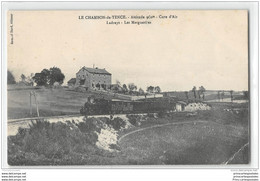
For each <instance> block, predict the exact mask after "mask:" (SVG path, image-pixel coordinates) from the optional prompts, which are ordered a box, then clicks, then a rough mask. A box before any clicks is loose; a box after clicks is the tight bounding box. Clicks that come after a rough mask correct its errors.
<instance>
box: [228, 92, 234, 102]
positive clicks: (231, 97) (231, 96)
mask: <svg viewBox="0 0 260 181" xmlns="http://www.w3.org/2000/svg"><path fill="white" fill-rule="evenodd" d="M233 92H234V91H233V90H230V91H229V93H230V99H231V102H233Z"/></svg>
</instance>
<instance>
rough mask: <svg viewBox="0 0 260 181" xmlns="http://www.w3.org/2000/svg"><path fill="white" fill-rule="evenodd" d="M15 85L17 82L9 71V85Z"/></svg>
mask: <svg viewBox="0 0 260 181" xmlns="http://www.w3.org/2000/svg"><path fill="white" fill-rule="evenodd" d="M15 83H16V81H15V78H14V76H13V74H12V72H11V71H9V70H7V84H8V85H9V84H15Z"/></svg>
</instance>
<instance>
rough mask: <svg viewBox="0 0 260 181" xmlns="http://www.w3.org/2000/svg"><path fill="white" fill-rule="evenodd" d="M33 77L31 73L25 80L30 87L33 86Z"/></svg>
mask: <svg viewBox="0 0 260 181" xmlns="http://www.w3.org/2000/svg"><path fill="white" fill-rule="evenodd" d="M33 76H34V74H33V73H31V75H29V76H28V77H27V78H26V79H27V82H28V83H29V84H30V85H31V86H33Z"/></svg>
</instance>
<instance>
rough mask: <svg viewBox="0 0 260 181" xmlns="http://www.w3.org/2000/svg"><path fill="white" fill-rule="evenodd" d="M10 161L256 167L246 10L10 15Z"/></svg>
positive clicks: (24, 163) (14, 163)
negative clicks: (253, 164)
mask: <svg viewBox="0 0 260 181" xmlns="http://www.w3.org/2000/svg"><path fill="white" fill-rule="evenodd" d="M7 52H8V54H7V73H8V77H7V112H8V113H7V120H6V121H7V125H8V126H7V127H8V131H7V142H8V146H7V151H8V154H7V157H8V158H7V161H8V165H9V166H10V167H12V166H65V165H66V166H94V165H98V166H107V165H116V166H137V165H139V166H148V165H152V166H176V165H236V164H249V163H250V141H249V138H250V131H249V125H250V119H249V113H250V111H249V100H250V99H249V86H248V85H249V69H248V67H249V56H248V11H247V10H73V11H67V10H60V11H58V10H49V11H46V10H44V11H38V10H33V11H29V10H24V11H18V10H14V11H9V12H8V16H7Z"/></svg>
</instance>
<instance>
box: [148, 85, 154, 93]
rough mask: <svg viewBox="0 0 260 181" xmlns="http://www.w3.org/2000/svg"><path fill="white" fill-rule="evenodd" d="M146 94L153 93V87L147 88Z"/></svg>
mask: <svg viewBox="0 0 260 181" xmlns="http://www.w3.org/2000/svg"><path fill="white" fill-rule="evenodd" d="M146 92H149V93H153V92H154V87H153V86H149V87H147V89H146Z"/></svg>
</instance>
